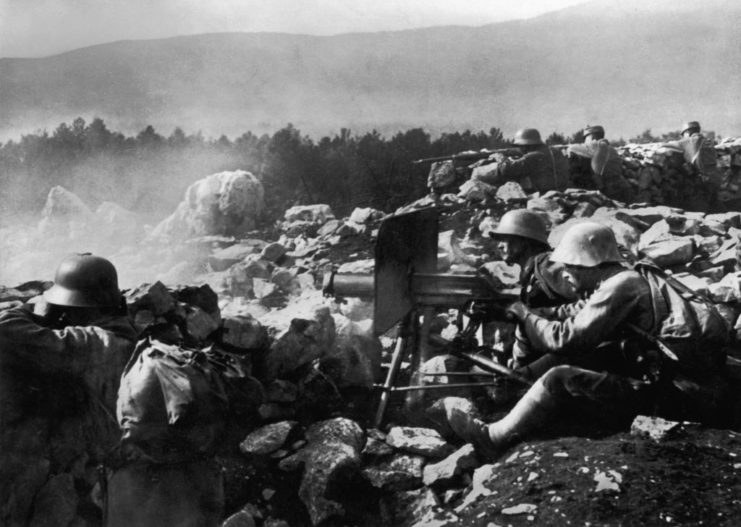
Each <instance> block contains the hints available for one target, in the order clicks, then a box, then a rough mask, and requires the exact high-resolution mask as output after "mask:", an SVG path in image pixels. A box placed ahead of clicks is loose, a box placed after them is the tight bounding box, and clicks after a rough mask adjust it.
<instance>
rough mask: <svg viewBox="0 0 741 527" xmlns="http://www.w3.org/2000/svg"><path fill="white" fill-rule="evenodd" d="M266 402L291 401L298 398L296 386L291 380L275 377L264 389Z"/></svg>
mask: <svg viewBox="0 0 741 527" xmlns="http://www.w3.org/2000/svg"><path fill="white" fill-rule="evenodd" d="M265 398H266V400H267V401H268V402H274V403H293V402H295V401H296V399H297V398H298V386H296V385H295V384H294V383H292V382H288V381H284V380H282V379H276V380H274V381H273V382H271V383H270V384H269V385H268V386H267V388H266V390H265Z"/></svg>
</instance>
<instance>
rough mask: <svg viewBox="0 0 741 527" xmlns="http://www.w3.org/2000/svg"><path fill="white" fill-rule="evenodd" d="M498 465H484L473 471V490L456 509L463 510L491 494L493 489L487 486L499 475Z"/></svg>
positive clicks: (457, 510)
mask: <svg viewBox="0 0 741 527" xmlns="http://www.w3.org/2000/svg"><path fill="white" fill-rule="evenodd" d="M497 467H498V465H482V466H480V467H479V468H477V469H476V470H474V472H473V478H472V481H471V492H469V493H468V494H467V495H466V497H465V498H464V500H463V503H461V504H460V505H459V506H458V507H457V508H456V509H455V510H456V512H461V511H463V510H464V509H466V508H467V507H468V506H470V505H471V504H473V503H476V501H478V499H479V498H480V497H485V496H490V495H491V494H492V490H491V489H490V488H488V487H487V486H486V484H487V483H488V482H490V481H493V480H495V479H496V478H497V477H498V474H499V473H498V471H497Z"/></svg>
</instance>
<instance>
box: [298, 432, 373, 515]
mask: <svg viewBox="0 0 741 527" xmlns="http://www.w3.org/2000/svg"><path fill="white" fill-rule="evenodd" d="M306 440H307V445H306V446H305V447H304V448H303V449H302V450H300V451H299V452H297V453H296V454H294V456H291V457H296V458H298V459H300V461H301V462H302V463H303V464H304V475H303V477H302V479H301V485H300V486H299V490H298V495H299V497H300V498H301V501H303V502H304V505H306V510H307V512H308V513H309V517H310V519H311V523H312V524H313V525H318V524H320V523H322V522H323V521H325V520H327V519H328V518H331V517H336V516H339V517H342V516H343V515H344V514H345V509H344V507H343V505H342V504H341V503H338V502H336V501H333V500H332V499H330V498H328V497H327V496H328V495H329V493H330V490H331V489H335V488H341V486H342V485H343V484H347V483H348V482H349V481H351V479H352V477H353V476H354V475H355V474H356V473H357V471H358V469H359V468H360V450H361V449H362V448H363V442H364V440H365V437H364V434H363V431H362V429H361V428H360V426H358V424H357V423H355V422H354V421H351V420H349V419H345V418H335V419H329V420H326V421H321V422H318V423H314V424H313V425H311V426H310V427H309V428H308V429H307V430H306Z"/></svg>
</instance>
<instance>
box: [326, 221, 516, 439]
mask: <svg viewBox="0 0 741 527" xmlns="http://www.w3.org/2000/svg"><path fill="white" fill-rule="evenodd" d="M437 238H438V214H437V211H436V210H435V209H424V210H419V211H415V212H411V213H408V214H402V215H398V216H394V217H391V218H389V219H387V220H385V221H384V222H383V223H382V224H381V227H380V229H379V232H378V239H377V242H376V248H375V271H374V273H375V274H374V276H369V275H361V274H337V273H336V272H332V273H329V274H327V275H325V277H324V293H325V294H327V295H335V296H340V297H342V296H357V297H361V298H373V299H374V310H373V329H374V332H375V334H377V335H381V334H384V333H386V332H388V331H389V330H391V329H392V328H394V327H396V330H397V331H396V335H397V336H396V345H395V346H394V352H393V355H392V358H391V364H390V366H389V370H388V373H387V376H386V381H385V383H384V384H383V385H376V387H377V388H379V389H380V390H381V396H380V399H379V404H378V409H377V412H376V417H375V426H376V427H378V426H380V425H381V423H382V421H383V417H384V413H385V411H386V407H387V405H388V402H389V398H390V395H391V393H393V392H407V398H406V404H407V408H408V409H413V408H416V406H417V405H418V404H419V402H421V391H422V390H426V389H432V388H434V386H430V385H422V383H421V380H422V377H423V376H424V375H423V374H421V373H420V371H419V367H420V365H422V364H423V363H424V362H425V361H427V360H428V359H429V358H430V356H431V352H432V347H433V346H434V345H435V344H438V345H439V344H444V345H446V347H447V350H446V351H448V352H450V353H453V354H455V355H456V356H459V357H461V358H463V359H465V360H467V361H469V362H471V363H473V364H475V365H476V366H478V367H479V368H482V369H484V370H486V371H488V372H490V373H493V374H497V375H505V376H507V377H510V378H513V379H515V380H518V381H521V382H525V383H529V381H527V380H526V379H524V378H522V377H521V376H519V375H517V374H516V373H515V372H513V371H512V370H510V369H509V368H506V367H505V366H503V365H501V364H499V363H498V362H496V361H494V360H490V359H488V358H485V357H483V356H480V355H478V354H477V353H476V351H479V349H476V348H480V347H478V345H477V342H476V339H475V332H476V329H478V326H479V325H480V324H481V322H483V321H484V320H483V318H485V317H481V316H478V315H477V314H475V313H480V310H477V309H471V308H475V306H477V305H478V306H480V305H482V304H483V305H498V306H500V307H499V309H498V311H499V312H503V307H504V306H505V305H508V304H509V303H511V302H513V301H514V300H516V299H517V298H518V297H517V295H516V294H515V293H510V294H506V293H504V292H501V291H497V290H496V289H495V288H494V287H492V286H491V285H490V283H489V282H488V281H487V280H486V279H485V278H484V277H483V276H481V275H456V274H444V273H438V272H437V245H438V243H437ZM450 308H456V309H458V310H459V313H460V312H461V311H466V310H467V311H468V313H469V315H472V316H470V317H469V319H470V323H469V324H468V326H467V327H465V328H463V327H462V324H461V332H460V334H459V337H458V338H457V339H456V341H455V342H449V341H445V339H442V337H440V336H436V338H431V335H430V326H431V323H432V319H433V318H434V316H435V314H436V313H437V311H438V310H439V309H450ZM484 311H486V310H484ZM460 320H461V318H460V316H459V323H460ZM441 340H442V341H444V342H441ZM407 354H411V364H412V372H413V377H412V383H411V385H410V386H406V387H397V386H396V381H397V379H396V378H397V375H398V373H399V370H400V368H401V364H402V361H403V359H404V358H405V356H406V355H407ZM491 384H494V382H488V383H468V384H453V385H451V384H448V385H443V386H442V387H446V388H451V387H458V386H482V385H491Z"/></svg>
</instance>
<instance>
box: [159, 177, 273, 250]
mask: <svg viewBox="0 0 741 527" xmlns="http://www.w3.org/2000/svg"><path fill="white" fill-rule="evenodd" d="M263 207H264V190H263V186H262V183H260V181H259V180H258V179H257V178H256V177H255V176H254V175H252V173H250V172H246V171H244V170H235V171H233V172H219V173H217V174H212V175H210V176H208V177H206V178H204V179H201V180H199V181H196V182H195V183H193V184H192V185H191V186H189V187H188V189H187V190H186V191H185V199H184V200H183V201H182V202H181V203H180V205H178V207H177V209H176V210H175V212H174V213H173V214H172V215H171V216H169V217H168V218H166V219H165V220H163V221H162V222H161V223H160V224H159V225H157V226H156V227H155V228H154V229H153V230H152V233H151V237H153V238H158V237H162V236H165V237H170V238H192V237H196V236H208V235H224V236H240V235H243V234H244V233H245V232H247V231H249V230H251V229H254V228H255V226H256V224H257V221H258V219H259V218H260V216H261V215H262V211H263Z"/></svg>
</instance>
